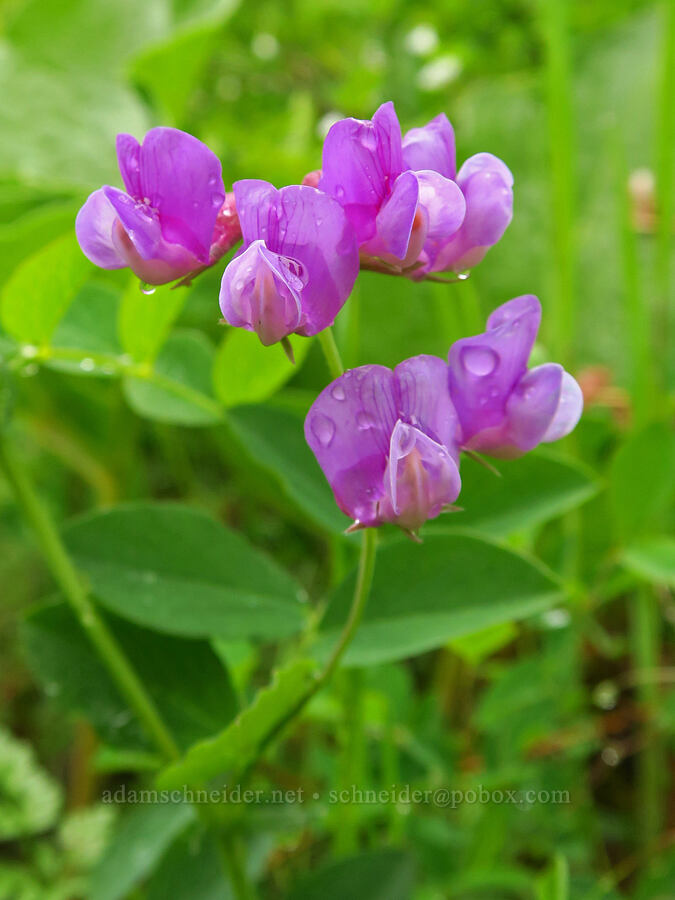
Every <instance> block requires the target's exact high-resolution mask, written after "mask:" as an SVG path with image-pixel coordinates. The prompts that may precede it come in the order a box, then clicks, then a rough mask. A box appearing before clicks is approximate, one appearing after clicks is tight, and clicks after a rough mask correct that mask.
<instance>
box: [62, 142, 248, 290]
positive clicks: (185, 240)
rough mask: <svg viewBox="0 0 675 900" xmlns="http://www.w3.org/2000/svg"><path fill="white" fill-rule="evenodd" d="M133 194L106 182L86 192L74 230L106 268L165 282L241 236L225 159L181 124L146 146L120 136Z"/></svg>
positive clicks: (199, 266)
mask: <svg viewBox="0 0 675 900" xmlns="http://www.w3.org/2000/svg"><path fill="white" fill-rule="evenodd" d="M117 159H118V162H119V167H120V172H121V173H122V180H123V181H124V186H125V188H126V193H125V192H124V191H121V190H119V188H115V187H110V186H109V185H106V186H104V187H102V188H101V189H100V190H98V191H94V193H93V194H90V196H89V197H88V198H87V200H86V202H85V204H84V206H83V207H82V209H81V210H80V211H79V213H78V214H77V219H76V222H75V231H76V234H77V239H78V241H79V244H80V247H81V248H82V252H83V253H84V254H85V256H87V257H88V259H90V260H91V261H92V262H93V263H95V265H97V266H101V267H102V268H104V269H122V268H124V267H125V266H128V267H129V268H130V269H132V271H133V272H135V274H136V275H138V277H139V278H140V279H141V280H142V281H144V282H147V283H148V284H164V283H166V282H169V281H174V280H175V279H177V278H183V277H185V276H187V275H189V274H191V273H196V272H198V271H200V270H201V269H204V268H205V267H207V266H209V265H212V264H213V263H214V262H216V261H217V260H218V259H219V258H220V257H221V256H222V255H223V253H225V252H226V251H227V250H229V249H230V248H231V247H232V246H234V244H235V243H236V242H237V241H238V240H239V237H240V232H239V226H238V222H237V218H236V214H234V210H233V207H232V203H231V201H230V202H228V201H227V199H226V195H225V188H224V186H223V178H222V174H221V166H220V162H219V160H218V158H217V157H216V156H215V154H214V153H212V152H211V150H209V148H208V147H207V146H206V145H205V144H203V143H202V142H201V141H198V140H197V138H195V137H193V136H192V135H190V134H186V133H185V132H184V131H178V130H177V129H176V128H153V129H152V130H151V131H149V132H148V133H147V134H146V136H145V139H144V141H143V143H142V144H139V143H138V141H137V140H136V139H135V138H134V137H132V136H131V135H130V134H119V135H118V136H117Z"/></svg>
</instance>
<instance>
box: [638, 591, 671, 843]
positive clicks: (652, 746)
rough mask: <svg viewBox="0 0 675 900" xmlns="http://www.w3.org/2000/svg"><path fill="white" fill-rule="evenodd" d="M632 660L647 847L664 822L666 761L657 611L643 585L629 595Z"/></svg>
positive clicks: (642, 818)
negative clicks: (640, 720) (660, 723)
mask: <svg viewBox="0 0 675 900" xmlns="http://www.w3.org/2000/svg"><path fill="white" fill-rule="evenodd" d="M630 612H631V619H632V623H631V624H632V628H631V631H632V633H633V640H634V643H633V660H634V667H635V670H636V676H638V677H639V684H640V686H639V689H638V695H639V697H640V701H641V703H642V706H643V710H644V714H645V725H644V731H643V736H644V748H643V750H642V752H641V753H640V757H639V762H638V765H639V768H638V794H637V817H638V820H639V821H640V824H641V827H640V829H639V834H640V839H641V843H642V844H643V845H644V846H650V845H651V844H653V843H654V841H656V839H657V838H658V835H659V832H660V829H661V825H662V822H663V800H664V792H663V788H664V785H663V773H664V772H665V770H666V761H665V759H664V758H663V746H662V742H661V740H660V739H659V735H658V732H657V727H656V725H655V719H656V714H657V712H658V709H657V706H658V701H659V686H658V684H657V682H656V680H655V679H654V678H653V677H652V676H653V673H654V672H655V671H656V670H657V668H658V666H659V645H660V635H659V621H660V620H659V610H658V605H657V602H656V598H655V597H654V595H653V593H652V591H651V590H650V588H648V587H643V588H641V589H640V590H639V592H638V593H637V594H636V595H635V596H634V597H633V598H632V607H631V610H630Z"/></svg>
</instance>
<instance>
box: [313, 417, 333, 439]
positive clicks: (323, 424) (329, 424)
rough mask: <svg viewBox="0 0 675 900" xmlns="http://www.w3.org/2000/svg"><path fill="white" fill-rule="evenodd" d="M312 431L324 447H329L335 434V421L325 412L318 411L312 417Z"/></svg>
mask: <svg viewBox="0 0 675 900" xmlns="http://www.w3.org/2000/svg"><path fill="white" fill-rule="evenodd" d="M312 432H313V433H314V437H315V438H316V439H317V441H318V442H319V443H320V444H321V446H322V447H328V446H330V442H331V441H332V440H333V437H334V435H335V422H333V420H332V419H329V418H328V416H324V414H323V413H317V414H316V415H315V416H314V418H313V419H312Z"/></svg>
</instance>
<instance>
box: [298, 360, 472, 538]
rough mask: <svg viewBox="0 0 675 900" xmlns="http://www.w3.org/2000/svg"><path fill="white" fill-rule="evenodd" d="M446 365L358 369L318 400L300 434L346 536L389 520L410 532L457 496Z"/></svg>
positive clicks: (452, 416) (456, 432) (436, 362)
mask: <svg viewBox="0 0 675 900" xmlns="http://www.w3.org/2000/svg"><path fill="white" fill-rule="evenodd" d="M447 377H448V372H447V366H446V364H445V363H444V362H443V360H441V359H438V358H437V357H435V356H415V357H413V358H412V359H408V360H406V361H405V362H402V363H401V364H400V365H398V366H397V367H396V368H395V369H394V371H392V370H391V369H387V368H386V367H384V366H376V365H370V366H362V367H360V368H358V369H352V370H350V371H348V372H345V374H344V375H342V376H341V377H340V378H338V379H337V380H336V381H333V382H332V384H329V385H328V387H326V388H325V389H324V390H323V391H322V392H321V394H319V396H318V397H317V399H316V400H315V402H314V404H313V405H312V407H311V409H310V411H309V413H308V414H307V418H306V420H305V436H306V438H307V442H308V444H309V446H310V447H311V448H312V450H313V452H314V454H315V456H316V458H317V460H318V462H319V465H320V466H321V468H322V469H323V472H324V474H325V476H326V478H327V479H328V481H329V483H330V485H331V487H332V489H333V493H334V495H335V499H336V501H337V504H338V506H339V507H340V509H341V510H342V511H343V512H344V513H346V514H347V515H348V516H350V517H351V518H353V519H354V524H353V525H352V526H351V529H350V530H354V529H357V528H366V527H370V526H375V525H381V524H382V523H383V522H393V523H395V524H396V525H399V526H400V527H401V528H403V529H404V530H405V531H408V532H414V531H415V530H416V529H417V528H419V526H420V525H422V523H423V522H425V521H426V520H427V519H431V518H434V517H435V516H437V515H438V514H439V513H440V512H442V511H443V509H444V508H445V507H447V506H449V505H451V504H452V503H453V502H454V501H455V500H456V499H457V496H458V494H459V491H460V486H461V483H460V478H459V469H458V460H459V450H458V439H459V428H458V421H457V414H456V413H455V409H454V407H453V405H452V401H451V399H450V395H449V393H448V387H447Z"/></svg>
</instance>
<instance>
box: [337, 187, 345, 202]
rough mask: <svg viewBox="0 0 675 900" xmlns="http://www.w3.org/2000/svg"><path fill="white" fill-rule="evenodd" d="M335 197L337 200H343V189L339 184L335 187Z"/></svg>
mask: <svg viewBox="0 0 675 900" xmlns="http://www.w3.org/2000/svg"><path fill="white" fill-rule="evenodd" d="M335 196H336V197H337V198H338V200H344V199H345V189H344V188H343V187H342V185H341V184H338V185H336V186H335Z"/></svg>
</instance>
